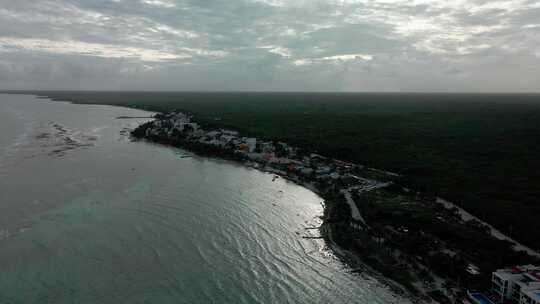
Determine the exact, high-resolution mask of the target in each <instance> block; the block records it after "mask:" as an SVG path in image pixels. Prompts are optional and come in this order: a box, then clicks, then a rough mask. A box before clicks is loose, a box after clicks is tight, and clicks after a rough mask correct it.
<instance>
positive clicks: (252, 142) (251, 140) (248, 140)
mask: <svg viewBox="0 0 540 304" xmlns="http://www.w3.org/2000/svg"><path fill="white" fill-rule="evenodd" d="M246 145H248V147H249V153H253V152H255V149H257V139H256V138H246Z"/></svg>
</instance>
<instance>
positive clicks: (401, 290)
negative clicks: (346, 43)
mask: <svg viewBox="0 0 540 304" xmlns="http://www.w3.org/2000/svg"><path fill="white" fill-rule="evenodd" d="M160 115H166V114H163V113H162V114H158V115H157V116H156V120H154V121H159V117H160ZM182 115H183V114H182ZM152 124H153V122H148V123H146V124H143V125H141V126H139V127H138V128H137V129H135V130H133V131H132V132H131V134H132V136H133V137H134V138H136V139H139V140H140V139H143V140H148V141H150V142H155V143H158V144H162V145H166V146H171V147H176V148H181V149H185V150H187V151H190V152H193V153H195V154H197V155H200V156H203V157H210V158H219V159H225V160H228V161H233V162H235V163H239V164H241V165H243V166H246V167H250V168H254V169H256V170H259V171H261V172H266V173H271V174H275V175H276V176H279V177H281V178H284V179H286V180H288V181H290V182H293V183H295V184H297V185H300V186H302V187H305V188H307V189H309V190H311V191H313V192H314V193H316V194H318V195H319V196H321V197H322V198H323V199H324V206H323V207H324V214H323V216H322V219H323V224H322V225H321V227H319V232H320V235H321V238H323V239H325V242H326V243H327V246H328V248H329V249H330V250H331V251H332V252H333V253H334V254H335V256H336V257H337V258H338V259H340V260H341V261H342V262H343V263H344V264H345V265H348V266H349V267H350V268H351V269H352V272H354V273H366V274H368V275H369V276H371V277H373V278H375V279H376V280H377V281H378V282H380V283H382V284H383V285H385V286H387V287H388V288H389V289H390V290H391V291H392V292H393V293H394V294H396V295H399V296H403V297H405V298H407V299H409V300H411V301H412V302H414V303H439V302H437V301H434V300H433V299H428V300H426V295H424V297H422V296H420V295H418V294H415V293H413V292H412V291H411V290H410V289H408V288H407V287H405V286H403V284H400V283H399V282H397V281H395V280H393V279H392V278H389V277H388V276H385V275H384V274H383V273H381V272H380V271H378V270H377V269H375V268H373V267H371V266H369V265H368V264H366V263H365V262H364V261H363V260H362V258H361V257H359V256H358V255H357V254H355V253H353V252H351V251H349V250H347V249H346V248H344V247H342V246H341V245H340V244H339V242H337V241H336V240H335V238H336V231H335V230H336V229H335V227H334V225H335V223H333V222H332V221H331V220H330V219H331V218H333V217H334V212H336V213H339V212H342V210H338V208H335V207H334V206H329V204H331V201H332V200H336V199H337V200H339V201H341V202H347V199H346V198H345V196H344V195H343V191H346V192H347V193H348V194H349V199H350V192H349V191H351V189H353V188H354V187H352V188H346V189H335V185H334V187H333V188H334V189H331V188H332V187H328V186H326V187H324V186H323V187H321V186H320V185H319V186H318V185H317V182H316V181H313V180H311V181H310V180H306V178H301V177H300V176H295V175H293V174H291V173H290V172H288V171H287V170H280V169H277V168H275V167H272V166H270V165H268V164H262V163H258V162H255V161H253V160H246V159H245V158H244V157H241V156H239V155H238V154H236V153H231V151H227V152H224V150H223V149H220V148H216V147H213V148H208V146H207V145H200V144H198V143H193V142H188V141H184V140H171V138H169V137H167V136H166V137H163V136H159V135H158V134H153V135H152V134H150V133H149V129H148V127H149V126H151V125H152ZM312 155H314V154H312ZM315 157H322V156H320V155H316V154H315ZM333 161H337V160H333ZM348 165H350V164H348ZM362 169H363V170H364V169H365V170H366V171H373V172H375V173H377V174H378V175H381V174H383V175H388V176H390V177H396V176H398V175H397V174H395V173H392V172H386V171H383V170H377V169H373V168H363V166H362ZM356 178H357V179H358V180H360V181H362V182H364V183H366V182H367V183H368V186H367V187H366V189H367V190H366V189H364V190H365V191H370V190H372V189H377V188H378V187H381V186H380V185H382V187H383V188H384V187H386V186H388V185H390V184H391V182H389V183H380V182H378V181H375V180H369V179H365V178H362V177H356ZM377 184H379V186H377ZM349 186H350V185H349ZM363 186H365V185H362V184H360V185H356V187H357V188H362V187H363ZM340 196H341V197H340ZM349 203H352V204H354V201H353V200H352V199H350V202H349ZM351 207H352V206H351ZM356 213H358V216H359V217H360V218H362V217H361V215H360V214H359V211H358V210H356ZM354 214H355V213H354V212H351V217H352V220H353V221H356V222H359V221H358V219H357V218H356V216H354ZM338 224H339V223H338ZM359 224H361V225H364V226H365V227H366V228H369V226H367V225H366V223H365V221H364V220H363V219H362V221H360V222H359Z"/></svg>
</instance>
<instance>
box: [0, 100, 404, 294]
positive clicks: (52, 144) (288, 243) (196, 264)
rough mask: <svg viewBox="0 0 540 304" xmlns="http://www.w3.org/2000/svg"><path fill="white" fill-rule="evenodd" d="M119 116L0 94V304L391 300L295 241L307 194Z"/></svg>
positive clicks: (311, 218)
mask: <svg viewBox="0 0 540 304" xmlns="http://www.w3.org/2000/svg"><path fill="white" fill-rule="evenodd" d="M122 115H127V116H148V115H149V113H145V112H141V111H136V110H131V109H124V108H116V107H108V106H91V105H84V106H83V105H72V104H68V103H60V102H51V101H48V100H38V99H36V98H34V97H31V96H11V95H0V124H3V126H2V128H1V130H3V133H9V134H10V135H9V136H7V135H6V136H3V137H0V160H1V162H0V164H1V166H0V231H1V233H0V303H403V300H402V299H400V298H398V297H396V296H395V295H393V294H392V293H391V292H390V291H389V290H388V289H387V288H386V287H384V286H382V285H381V284H379V283H377V282H376V281H375V280H374V279H372V278H370V277H369V276H365V275H353V274H350V273H349V271H348V269H347V268H346V267H345V266H344V265H342V264H341V263H340V262H339V261H338V260H337V259H336V258H335V257H334V256H333V255H332V254H331V252H329V251H328V250H327V248H326V246H325V244H324V242H323V241H321V240H313V239H304V238H302V236H308V235H316V233H317V232H316V231H313V230H306V228H308V227H313V226H317V225H320V222H321V221H320V219H319V216H320V215H321V214H322V207H321V202H322V199H321V198H320V197H318V196H317V195H316V194H314V193H313V192H311V191H309V190H307V189H305V188H302V187H299V186H297V185H294V184H292V183H289V182H287V181H284V180H283V179H277V180H276V181H272V180H273V179H272V177H273V176H272V175H270V174H265V173H262V172H259V171H256V170H253V169H248V168H244V167H241V166H238V165H236V164H232V163H228V162H224V161H217V160H209V159H205V158H199V157H189V158H185V157H182V156H184V155H189V153H188V152H186V151H181V150H174V149H169V148H165V147H161V146H157V145H153V144H148V143H144V142H136V143H133V142H131V141H129V139H128V138H127V137H126V136H125V135H122V130H125V128H130V127H133V126H134V125H136V124H137V123H139V122H141V121H144V120H145V119H127V120H120V119H116V117H117V116H122ZM8 117H9V118H8ZM8 123H9V127H8V126H7V124H8ZM6 130H9V131H7V132H6Z"/></svg>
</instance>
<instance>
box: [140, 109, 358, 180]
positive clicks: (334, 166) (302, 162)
mask: <svg viewBox="0 0 540 304" xmlns="http://www.w3.org/2000/svg"><path fill="white" fill-rule="evenodd" d="M145 135H146V137H157V138H163V139H168V140H173V141H174V140H176V141H182V142H183V143H185V144H197V145H203V146H207V147H209V148H213V149H219V150H223V151H225V152H227V153H234V155H237V156H238V157H239V158H241V159H243V160H245V161H250V162H253V163H254V164H257V165H263V166H269V167H271V168H273V169H275V170H279V171H281V172H285V173H287V174H292V175H295V176H297V177H299V178H302V179H307V180H313V181H318V182H326V183H329V184H336V181H339V183H340V184H343V185H354V184H356V183H358V182H361V181H362V179H361V178H359V177H357V176H356V175H354V172H355V170H358V169H362V168H363V167H362V166H359V165H355V164H352V163H349V162H344V161H340V160H335V159H331V158H327V157H324V156H322V155H318V154H315V153H302V152H301V151H300V149H298V148H295V147H292V146H290V145H288V144H287V143H284V142H277V141H263V140H259V139H257V138H253V137H243V136H240V134H239V133H238V132H237V131H231V130H224V129H220V130H212V131H205V130H204V129H203V128H202V127H201V126H200V125H199V124H197V123H196V122H193V121H192V117H191V116H190V115H188V114H185V113H182V112H172V113H168V114H159V115H158V116H156V120H154V121H153V122H151V125H150V126H148V127H147V129H146V134H145Z"/></svg>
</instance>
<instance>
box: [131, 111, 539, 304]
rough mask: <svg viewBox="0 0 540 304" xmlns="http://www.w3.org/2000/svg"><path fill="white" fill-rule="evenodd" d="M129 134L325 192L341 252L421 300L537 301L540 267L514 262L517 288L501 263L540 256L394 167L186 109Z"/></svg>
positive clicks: (332, 237)
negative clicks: (416, 186) (205, 123)
mask: <svg viewBox="0 0 540 304" xmlns="http://www.w3.org/2000/svg"><path fill="white" fill-rule="evenodd" d="M132 135H133V136H134V137H136V138H145V139H148V140H151V141H154V142H158V143H163V144H167V145H172V146H176V147H180V148H183V149H186V150H190V151H193V152H196V153H199V154H201V155H205V156H214V157H220V158H224V159H230V160H234V161H239V162H242V163H244V164H245V165H247V166H250V167H254V168H257V169H260V170H262V171H266V172H271V173H273V174H275V177H274V178H279V177H283V178H287V179H289V180H292V181H293V182H296V183H299V184H301V185H304V186H306V187H308V188H310V189H312V190H313V191H315V192H317V193H318V194H319V195H320V196H321V197H323V198H324V199H325V215H324V222H325V223H324V224H323V226H321V229H320V230H321V234H323V235H324V237H325V238H326V239H327V240H328V241H329V242H330V243H332V244H335V245H337V246H339V247H340V248H341V249H344V251H341V252H342V253H343V254H342V258H344V260H346V261H347V262H348V263H349V264H351V266H352V267H353V268H355V269H357V270H358V269H360V271H367V272H375V273H379V274H382V276H383V277H384V278H386V279H388V280H389V281H388V282H389V285H391V286H392V287H394V288H396V289H398V290H400V289H401V290H404V292H407V293H411V294H412V295H414V298H415V299H416V300H415V301H417V302H420V303H479V304H489V303H519V304H539V303H540V298H539V297H540V293H539V291H538V290H540V276H539V275H538V272H534V273H536V275H528V273H530V272H531V271H532V270H531V269H533V270H534V269H536V270H537V268H531V267H532V266H530V267H525V268H517V267H516V268H513V269H514V270H511V271H510V273H511V274H512V275H513V274H514V273H512V271H514V272H517V270H515V269H524V270H522V271H521V272H519V275H520V277H519V278H522V277H524V276H527V278H529V280H530V281H531V282H532V283H531V284H532V285H531V286H534V288H537V289H531V288H523V289H521V291H519V289H517V288H519V286H521V285H520V284H519V283H515V284H513V283H511V282H514V281H511V280H510V279H508V278H509V277H512V278H517V277H518V276H517V273H516V275H514V276H512V275H510V274H507V272H508V271H507V270H497V269H499V268H500V267H502V266H505V267H506V266H508V265H516V264H520V263H523V264H525V263H537V262H538V263H540V261H539V260H538V259H537V258H536V257H531V256H529V255H528V254H527V253H525V252H522V251H517V250H515V249H514V248H513V245H514V244H512V243H511V242H509V241H507V240H500V239H497V238H494V237H493V236H492V235H491V234H490V233H489V231H488V230H489V229H487V227H486V225H484V224H483V223H480V222H479V221H477V220H475V219H473V220H466V219H463V218H461V217H460V216H459V212H458V211H457V210H456V208H449V207H447V206H444V205H443V204H440V203H439V201H438V200H437V199H436V198H435V197H431V196H428V195H424V194H422V193H420V192H416V191H413V190H411V189H409V188H407V187H406V185H404V184H402V182H401V177H400V176H399V175H397V174H395V173H391V172H386V171H382V170H376V169H372V168H368V167H365V166H363V165H358V164H354V163H351V162H347V161H341V160H336V159H332V158H327V157H325V156H323V155H319V154H317V153H316V152H312V151H309V150H307V149H302V148H297V147H293V146H291V145H289V144H287V143H284V142H281V141H275V140H260V139H257V138H255V137H245V136H242V135H241V134H240V133H239V132H237V131H234V130H227V129H217V130H204V128H203V127H202V126H201V125H199V124H198V123H197V122H195V121H194V119H193V117H192V116H191V115H190V114H187V113H183V112H179V111H173V112H169V113H160V114H157V115H156V116H155V120H153V121H150V122H147V123H145V124H143V125H141V126H139V127H138V128H137V129H135V130H133V131H132ZM494 251H496V252H498V256H497V257H493V252H494ZM536 270H534V271H536ZM496 278H502V281H499V280H496ZM501 282H502V283H501ZM516 282H517V281H516ZM498 286H502V287H501V288H500V289H498ZM512 288H513V289H512ZM516 290H517V291H516ZM473 291H474V292H473ZM476 291H481V292H484V293H480V292H476ZM497 295H500V296H497Z"/></svg>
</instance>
